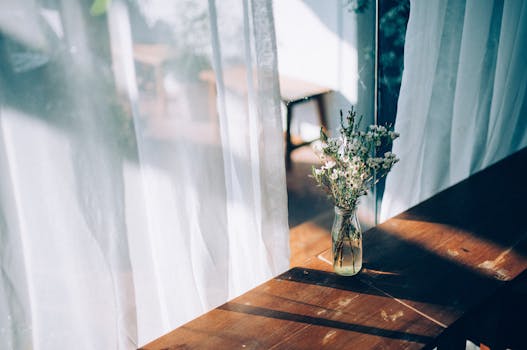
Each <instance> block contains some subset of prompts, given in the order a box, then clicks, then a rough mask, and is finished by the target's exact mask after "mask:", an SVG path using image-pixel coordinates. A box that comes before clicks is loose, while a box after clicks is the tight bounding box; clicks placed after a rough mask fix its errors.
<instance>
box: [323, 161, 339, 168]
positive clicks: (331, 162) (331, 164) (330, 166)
mask: <svg viewBox="0 0 527 350" xmlns="http://www.w3.org/2000/svg"><path fill="white" fill-rule="evenodd" d="M335 165H337V163H335V161H334V160H333V159H330V160H328V161H327V162H326V164H325V165H324V168H326V169H331V168H333V167H334V166H335Z"/></svg>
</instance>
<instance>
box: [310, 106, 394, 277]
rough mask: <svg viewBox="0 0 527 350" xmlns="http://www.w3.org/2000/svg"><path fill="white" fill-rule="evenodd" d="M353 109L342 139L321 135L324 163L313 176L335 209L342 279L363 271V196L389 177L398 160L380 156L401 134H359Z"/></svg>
mask: <svg viewBox="0 0 527 350" xmlns="http://www.w3.org/2000/svg"><path fill="white" fill-rule="evenodd" d="M356 117H357V113H356V111H355V110H354V109H353V108H352V109H351V110H350V111H348V113H347V116H346V122H345V121H344V117H343V114H342V111H341V112H340V126H341V127H340V129H339V133H340V135H339V137H336V138H331V137H328V135H327V134H326V133H325V132H324V130H321V131H320V141H321V142H320V143H318V144H317V146H316V149H315V151H316V153H317V155H318V156H319V158H320V160H321V161H322V163H323V165H322V166H321V167H320V168H317V167H313V171H312V176H313V178H314V179H315V181H316V182H317V183H318V185H319V186H320V187H322V189H324V191H325V192H327V193H328V195H329V197H330V198H331V200H332V201H333V204H334V205H335V219H334V222H333V227H332V230H331V236H332V253H333V268H334V270H335V272H336V273H338V274H341V275H346V276H350V275H354V274H356V273H358V272H359V271H360V269H361V267H362V233H361V229H360V225H359V222H358V219H357V206H358V204H359V199H360V197H361V196H363V195H366V194H367V193H368V191H369V190H370V189H371V188H372V187H373V185H375V184H376V183H377V182H378V181H379V180H380V179H381V178H383V177H384V176H386V175H387V174H388V172H389V171H390V170H391V169H392V167H393V165H394V164H395V163H397V161H398V159H397V157H396V156H395V154H393V153H392V152H385V153H384V154H383V155H382V156H379V154H378V153H379V151H380V149H382V148H383V147H388V146H391V144H392V142H393V140H395V139H396V138H397V137H399V134H398V133H396V132H394V131H392V130H390V128H389V127H386V126H378V125H370V126H369V127H368V128H367V129H366V130H365V131H360V130H358V125H359V124H360V120H358V121H357V120H356Z"/></svg>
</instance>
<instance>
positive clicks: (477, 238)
mask: <svg viewBox="0 0 527 350" xmlns="http://www.w3.org/2000/svg"><path fill="white" fill-rule="evenodd" d="M526 174H527V149H524V150H522V151H520V152H517V153H515V154H514V155H512V156H510V157H508V158H506V159H505V160H503V161H500V162H499V163H497V164H495V165H493V166H491V167H489V168H487V169H485V170H484V171H481V172H479V173H477V174H475V175H473V176H471V177H470V178H469V179H467V180H465V181H462V182H461V183H459V184H457V185H455V186H453V187H450V188H448V189H446V190H445V191H443V192H441V193H439V194H437V195H435V196H434V197H432V198H430V199H428V200H426V201H425V202H423V203H421V204H419V205H417V206H415V207H413V208H411V209H409V210H408V211H406V212H404V213H402V214H400V215H398V216H396V217H394V218H392V219H390V220H388V221H386V222H385V223H383V224H381V225H378V226H376V227H374V228H373V229H371V230H369V231H367V232H365V234H364V256H365V258H364V268H363V270H362V271H361V273H360V274H359V275H357V276H355V277H340V276H337V275H335V274H333V273H332V272H331V266H330V265H329V264H328V263H327V262H326V261H327V260H329V258H330V256H329V254H330V252H329V251H327V250H326V251H324V252H321V254H319V255H318V256H316V257H313V258H311V259H309V260H308V261H307V262H306V263H305V264H304V266H302V267H299V268H293V269H291V270H289V271H287V272H285V273H284V274H282V275H280V276H278V277H276V278H273V279H272V280H270V281H267V282H266V283H264V284H262V285H260V286H259V287H257V288H254V289H253V290H251V291H249V292H247V293H246V294H244V295H242V296H240V297H238V298H236V299H234V300H232V301H229V302H227V303H226V304H224V305H222V306H220V307H218V308H216V309H214V310H212V311H210V312H208V313H207V314H205V315H203V316H201V317H199V318H197V319H195V320H193V321H191V322H189V323H187V324H185V325H183V326H181V327H179V328H177V329H176V330H174V331H172V332H170V333H168V334H166V335H164V336H162V337H161V338H159V339H157V340H155V341H153V342H151V343H150V344H147V345H146V346H144V347H143V349H236V348H240V349H319V348H330V349H421V348H430V349H431V348H433V347H435V346H437V345H439V346H440V347H443V348H446V349H455V348H464V339H465V338H467V337H470V336H474V334H467V332H469V331H468V329H469V327H467V326H466V325H467V319H470V317H471V315H474V314H477V315H478V317H479V318H478V319H471V320H470V323H471V324H472V325H478V324H479V323H478V322H482V321H483V320H482V319H481V315H484V314H485V311H486V310H487V306H488V307H489V309H492V308H491V307H490V306H491V304H490V302H489V301H490V300H493V299H492V298H496V295H498V292H500V291H502V290H503V289H504V288H505V289H506V288H507V286H508V285H510V284H511V281H512V280H513V279H514V278H515V277H517V276H518V275H520V274H521V273H522V272H523V271H525V270H526V269H527V258H526V257H527V226H526V224H525V217H524V216H523V215H525V214H526V213H527V211H526V209H527V204H526V203H527V184H526V182H525V181H526V179H527V176H526ZM487 325H488V322H487ZM474 328H476V329H479V327H472V329H474ZM481 329H485V328H481ZM475 336H476V337H479V336H482V337H483V338H485V334H483V335H481V334H479V335H478V334H476V335H475Z"/></svg>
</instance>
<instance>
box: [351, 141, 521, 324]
mask: <svg viewBox="0 0 527 350" xmlns="http://www.w3.org/2000/svg"><path fill="white" fill-rule="evenodd" d="M525 173H527V149H524V150H522V151H520V152H518V153H516V154H514V155H513V156H511V157H509V158H507V159H505V160H504V161H501V162H499V163H497V164H495V165H494V166H492V167H490V168H487V169H486V170H484V171H482V172H480V173H478V174H476V175H474V176H473V177H471V178H469V179H467V180H465V181H463V182H461V183H459V184H457V185H456V186H454V187H451V188H449V189H447V190H445V191H443V192H441V193H440V194H438V195H436V196H434V197H432V198H431V199H429V200H427V201H425V202H423V203H421V204H419V205H418V206H416V207H414V208H412V209H410V210H408V211H407V212H405V213H403V214H401V215H398V216H397V217H395V218H393V219H391V220H388V221H387V222H385V223H384V224H381V225H378V226H377V227H375V228H373V229H371V230H369V231H368V232H366V233H365V234H364V256H365V263H364V265H365V267H366V269H365V271H364V273H361V274H360V277H359V278H360V279H361V280H362V281H363V282H365V283H367V284H371V285H374V286H376V287H377V288H380V289H382V290H383V291H385V292H387V293H388V294H390V295H392V296H394V297H395V298H398V299H400V300H402V301H404V302H405V303H408V304H409V305H411V306H412V307H415V308H416V309H418V310H420V311H422V312H424V313H425V314H427V315H429V316H430V317H432V318H433V319H435V320H437V321H438V322H440V323H442V324H445V325H449V324H452V323H453V322H454V321H455V320H457V319H458V318H459V317H460V316H461V315H463V314H464V313H465V312H467V310H470V309H471V308H472V307H474V306H475V305H477V304H479V303H481V302H482V301H483V300H484V299H485V298H487V297H489V296H490V295H492V294H493V293H494V292H495V291H496V289H497V288H498V287H499V286H500V285H502V284H503V283H504V282H506V281H510V280H511V279H513V278H514V277H516V276H517V275H518V274H520V273H521V272H522V271H524V270H525V269H527V258H526V257H527V249H526V247H527V225H525V217H524V215H525V213H526V212H527V202H526V201H525V198H527V185H526V184H525ZM371 271H376V272H379V271H380V272H382V273H371Z"/></svg>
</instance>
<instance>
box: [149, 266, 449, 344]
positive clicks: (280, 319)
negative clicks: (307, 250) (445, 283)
mask: <svg viewBox="0 0 527 350" xmlns="http://www.w3.org/2000/svg"><path fill="white" fill-rule="evenodd" d="M441 332H443V328H442V327H440V326H439V325H437V324H436V323H434V322H432V321H430V320H428V319H426V318H423V317H422V316H421V315H419V314H418V313H416V312H414V311H413V310H410V309H408V308H406V307H404V306H403V305H401V304H400V303H397V302H395V301H394V300H393V299H391V298H390V297H387V296H386V295H384V294H382V293H379V292H378V291H376V290H374V289H372V288H371V287H369V286H367V285H365V284H364V283H362V282H360V281H359V280H358V279H349V278H343V277H341V276H337V275H335V274H333V273H328V272H322V271H316V270H309V269H302V268H295V269H291V270H290V271H288V272H287V273H285V274H283V275H280V276H278V277H277V278H274V279H272V280H270V281H268V282H266V283H265V284H263V285H261V286H259V287H257V288H255V289H253V290H251V291H250V292H248V293H246V294H244V295H242V296H240V297H238V298H236V299H234V300H232V301H230V302H228V303H226V304H224V305H222V306H220V307H219V308H217V309H214V310H212V311H211V312H209V313H207V314H205V315H203V316H201V317H199V318H197V319H196V320H193V321H192V322H189V323H187V324H186V325H184V326H182V327H180V328H178V329H176V330H175V331H173V332H171V333H169V334H167V335H165V336H164V337H162V338H159V339H157V340H155V341H154V342H152V343H150V344H148V345H146V346H144V347H143V349H167V348H170V349H201V348H210V349H223V348H247V349H306V348H319V347H322V346H331V347H335V348H340V347H341V346H342V345H344V344H345V345H346V346H348V347H351V348H360V347H366V348H375V347H379V348H383V347H385V348H404V349H420V348H422V347H423V346H424V345H425V344H426V343H429V342H431V341H433V340H434V339H435V338H436V337H437V336H438V335H439V334H441Z"/></svg>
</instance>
